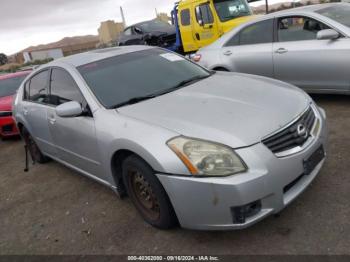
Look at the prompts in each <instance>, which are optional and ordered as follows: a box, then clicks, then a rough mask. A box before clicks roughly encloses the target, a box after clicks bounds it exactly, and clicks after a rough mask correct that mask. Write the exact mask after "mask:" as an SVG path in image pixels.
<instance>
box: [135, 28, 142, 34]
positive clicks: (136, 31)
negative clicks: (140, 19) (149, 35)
mask: <svg viewBox="0 0 350 262" xmlns="http://www.w3.org/2000/svg"><path fill="white" fill-rule="evenodd" d="M134 31H135V33H136V34H139V35H142V34H143V32H142V30H141V29H140V28H138V27H135V28H134Z"/></svg>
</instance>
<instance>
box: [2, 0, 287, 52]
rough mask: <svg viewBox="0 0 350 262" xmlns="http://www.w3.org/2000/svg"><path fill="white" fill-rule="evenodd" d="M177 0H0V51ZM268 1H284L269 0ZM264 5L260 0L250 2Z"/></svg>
mask: <svg viewBox="0 0 350 262" xmlns="http://www.w3.org/2000/svg"><path fill="white" fill-rule="evenodd" d="M176 1H177V0H0V6H1V15H0V53H5V54H7V55H10V54H14V53H16V52H19V51H21V50H23V49H24V48H27V47H28V46H32V45H39V44H47V43H51V42H55V41H58V40H60V39H62V38H63V37H66V36H77V35H88V34H93V35H97V29H98V27H99V25H100V22H101V21H106V20H115V21H119V22H120V21H121V15H120V11H119V7H120V6H122V7H123V9H124V13H125V18H126V22H127V24H129V25H130V24H133V23H136V22H141V21H144V20H149V19H153V18H154V17H155V8H157V11H158V12H167V13H170V11H171V9H172V7H173V5H174V3H175V2H176ZM269 2H270V3H276V2H287V1H286V0H270V1H269ZM260 4H264V1H260V2H256V3H254V5H255V6H256V5H260Z"/></svg>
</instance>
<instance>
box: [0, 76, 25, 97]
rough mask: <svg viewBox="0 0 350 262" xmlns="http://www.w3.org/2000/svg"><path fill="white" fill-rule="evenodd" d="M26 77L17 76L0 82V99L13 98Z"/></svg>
mask: <svg viewBox="0 0 350 262" xmlns="http://www.w3.org/2000/svg"><path fill="white" fill-rule="evenodd" d="M25 77H26V76H17V77H13V78H9V79H5V80H0V97H5V96H12V95H14V94H16V91H17V89H18V88H19V86H20V85H21V84H22V81H23V80H24V78H25Z"/></svg>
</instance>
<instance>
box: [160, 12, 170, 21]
mask: <svg viewBox="0 0 350 262" xmlns="http://www.w3.org/2000/svg"><path fill="white" fill-rule="evenodd" d="M157 19H158V20H160V21H163V22H166V23H169V22H171V17H169V16H168V14H167V13H157Z"/></svg>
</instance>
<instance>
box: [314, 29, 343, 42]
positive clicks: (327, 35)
mask: <svg viewBox="0 0 350 262" xmlns="http://www.w3.org/2000/svg"><path fill="white" fill-rule="evenodd" d="M339 37H340V34H339V33H338V32H337V31H335V30H333V29H324V30H321V31H318V33H317V40H335V39H338V38H339Z"/></svg>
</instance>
